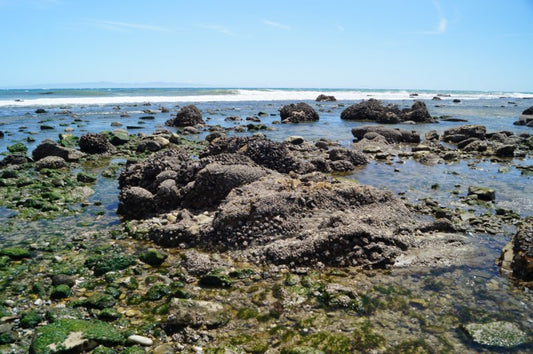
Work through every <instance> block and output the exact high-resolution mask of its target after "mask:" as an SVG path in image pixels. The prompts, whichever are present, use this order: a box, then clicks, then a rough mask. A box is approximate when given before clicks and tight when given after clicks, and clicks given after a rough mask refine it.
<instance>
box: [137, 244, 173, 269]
mask: <svg viewBox="0 0 533 354" xmlns="http://www.w3.org/2000/svg"><path fill="white" fill-rule="evenodd" d="M166 258H167V255H166V254H164V253H163V252H160V251H159V250H157V249H155V248H149V249H148V250H147V251H146V252H144V253H142V254H141V255H140V256H139V259H140V260H141V261H143V262H144V263H146V264H149V265H151V266H159V265H161V263H163V262H164V261H165V259H166Z"/></svg>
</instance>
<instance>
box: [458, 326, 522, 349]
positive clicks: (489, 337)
mask: <svg viewBox="0 0 533 354" xmlns="http://www.w3.org/2000/svg"><path fill="white" fill-rule="evenodd" d="M463 329H464V330H465V332H466V333H467V334H468V335H469V336H470V338H471V339H472V340H473V341H474V342H476V343H478V344H481V345H486V346H490V347H501V348H512V347H516V346H518V345H521V344H524V343H526V342H527V336H526V334H525V333H524V331H522V330H521V329H520V328H518V327H517V326H516V325H515V324H514V323H510V322H504V321H497V322H490V323H469V324H467V325H465V326H463Z"/></svg>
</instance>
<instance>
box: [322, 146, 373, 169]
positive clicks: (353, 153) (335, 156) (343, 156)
mask: <svg viewBox="0 0 533 354" xmlns="http://www.w3.org/2000/svg"><path fill="white" fill-rule="evenodd" d="M329 159H330V160H331V161H339V160H345V161H349V162H351V163H352V164H353V165H355V166H359V165H366V164H367V163H368V160H367V158H366V156H365V154H363V153H362V152H360V151H357V150H349V149H344V148H335V149H331V150H330V151H329Z"/></svg>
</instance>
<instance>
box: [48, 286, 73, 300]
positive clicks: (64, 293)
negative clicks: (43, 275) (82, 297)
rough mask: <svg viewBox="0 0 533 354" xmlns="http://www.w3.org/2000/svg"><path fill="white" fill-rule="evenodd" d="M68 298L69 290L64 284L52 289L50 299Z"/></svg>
mask: <svg viewBox="0 0 533 354" xmlns="http://www.w3.org/2000/svg"><path fill="white" fill-rule="evenodd" d="M69 296H70V288H69V286H68V285H66V284H61V285H58V286H56V287H54V288H53V289H52V293H51V294H50V297H51V298H52V299H64V298H66V297H69Z"/></svg>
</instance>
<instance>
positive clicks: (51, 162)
mask: <svg viewBox="0 0 533 354" xmlns="http://www.w3.org/2000/svg"><path fill="white" fill-rule="evenodd" d="M66 166H67V163H66V161H65V160H64V159H63V158H62V157H59V156H46V157H43V158H42V159H40V160H39V161H37V162H36V163H35V169H36V170H42V169H44V168H49V169H52V170H56V169H59V168H63V167H66Z"/></svg>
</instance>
